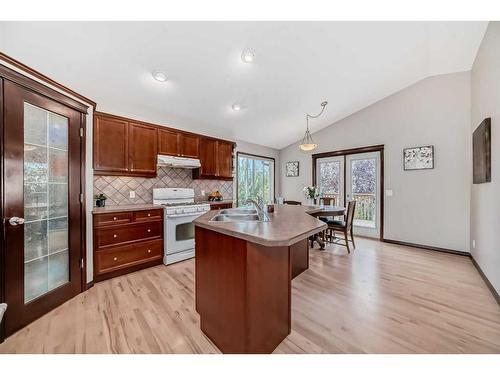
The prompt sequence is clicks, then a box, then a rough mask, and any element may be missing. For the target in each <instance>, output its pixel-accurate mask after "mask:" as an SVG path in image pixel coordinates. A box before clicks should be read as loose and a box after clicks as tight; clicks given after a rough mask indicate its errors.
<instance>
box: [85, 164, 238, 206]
mask: <svg viewBox="0 0 500 375" xmlns="http://www.w3.org/2000/svg"><path fill="white" fill-rule="evenodd" d="M163 187H181V188H193V189H194V194H195V199H197V200H203V199H206V198H207V197H206V195H208V194H209V193H210V192H211V191H215V190H219V191H220V192H221V194H222V196H223V198H224V199H233V182H232V181H219V180H193V177H192V172H191V170H190V169H177V168H158V176H157V177H154V178H144V177H119V176H94V194H100V193H103V194H104V195H105V196H106V197H108V199H107V200H106V205H109V206H116V205H126V204H141V203H153V189H154V188H163ZM131 190H133V191H135V198H129V193H130V191H131ZM202 190H204V191H205V197H204V196H202V195H201V191H202Z"/></svg>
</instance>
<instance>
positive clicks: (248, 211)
mask: <svg viewBox="0 0 500 375" xmlns="http://www.w3.org/2000/svg"><path fill="white" fill-rule="evenodd" d="M210 221H219V222H220V221H223V222H266V221H269V217H268V216H267V215H266V214H265V213H264V212H261V211H260V210H257V209H255V208H228V209H226V210H221V211H220V212H219V213H218V214H217V215H215V216H214V217H213V218H211V219H210Z"/></svg>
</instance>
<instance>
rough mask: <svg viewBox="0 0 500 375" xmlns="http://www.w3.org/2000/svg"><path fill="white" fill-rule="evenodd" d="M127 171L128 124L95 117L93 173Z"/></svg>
mask: <svg viewBox="0 0 500 375" xmlns="http://www.w3.org/2000/svg"><path fill="white" fill-rule="evenodd" d="M127 171H128V122H127V121H123V120H118V119H114V118H109V117H105V116H102V117H101V116H99V115H96V116H95V119H94V173H95V174H110V173H111V174H119V173H123V172H127Z"/></svg>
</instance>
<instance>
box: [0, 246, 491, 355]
mask: <svg viewBox="0 0 500 375" xmlns="http://www.w3.org/2000/svg"><path fill="white" fill-rule="evenodd" d="M357 245H358V247H357V249H356V250H354V251H353V252H352V253H351V254H350V255H348V254H347V253H346V250H345V247H341V246H333V245H330V246H329V247H327V250H326V251H319V250H315V249H313V250H311V255H310V269H309V270H307V271H306V272H304V273H303V274H302V275H300V276H298V277H297V278H296V279H294V280H293V282H292V287H293V290H292V333H291V334H290V335H289V336H288V337H287V338H286V339H285V340H284V341H283V342H282V343H281V344H280V345H279V346H278V348H276V350H275V353H500V307H499V306H498V304H497V303H496V301H495V300H494V298H493V296H492V295H491V294H490V292H489V290H488V289H487V287H486V285H485V284H484V282H483V280H482V279H481V277H480V275H479V274H478V272H477V271H476V269H475V268H474V266H473V265H472V263H471V261H470V259H468V258H466V257H462V256H457V255H449V254H443V253H438V252H433V251H427V250H419V249H413V248H409V247H402V246H397V245H390V244H382V243H380V242H378V241H372V240H368V239H361V238H360V239H357ZM0 352H2V353H218V352H219V351H218V350H217V348H216V347H215V346H214V345H213V344H212V343H211V342H210V340H208V339H207V338H206V337H205V336H204V335H203V333H202V332H201V330H200V329H199V318H198V314H197V313H196V312H195V309H194V261H193V260H188V261H184V262H181V263H178V264H175V265H171V266H168V267H165V266H157V267H154V268H150V269H147V270H143V271H139V272H136V273H133V274H130V275H126V276H122V277H117V278H115V279H112V280H108V281H104V282H101V283H98V284H96V285H95V286H94V287H93V288H92V289H90V290H89V291H87V292H85V293H83V294H81V295H79V296H77V297H75V298H74V299H72V300H70V301H68V302H67V303H65V304H64V305H62V306H60V307H58V308H57V309H55V310H53V311H52V312H50V313H49V314H47V315H45V316H43V317H42V318H40V319H39V320H37V321H35V322H33V323H32V324H31V325H29V326H28V327H26V328H24V329H23V330H21V331H19V332H18V333H16V334H15V335H13V336H12V337H10V338H8V339H7V340H6V341H5V342H4V343H3V344H1V345H0Z"/></svg>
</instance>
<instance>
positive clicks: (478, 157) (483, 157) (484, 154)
mask: <svg viewBox="0 0 500 375" xmlns="http://www.w3.org/2000/svg"><path fill="white" fill-rule="evenodd" d="M472 176H473V180H472V182H473V183H474V184H482V183H485V182H491V118H486V119H484V120H483V122H481V124H479V126H478V127H477V128H476V130H474V133H472Z"/></svg>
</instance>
